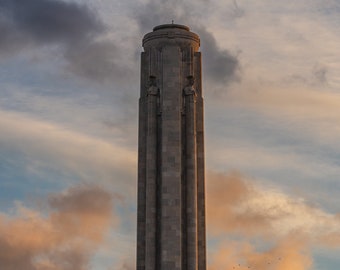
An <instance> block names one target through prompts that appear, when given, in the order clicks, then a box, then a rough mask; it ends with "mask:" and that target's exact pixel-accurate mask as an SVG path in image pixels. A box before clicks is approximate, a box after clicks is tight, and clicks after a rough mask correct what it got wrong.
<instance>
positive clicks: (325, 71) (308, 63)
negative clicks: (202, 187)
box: [0, 0, 340, 270]
mask: <svg viewBox="0 0 340 270" xmlns="http://www.w3.org/2000/svg"><path fill="white" fill-rule="evenodd" d="M339 15H340V1H339V0H323V1H321V0H298V1H296V0H295V1H290V0H289V1H284V2H279V1H274V0H263V1H246V0H245V1H242V0H239V1H236V0H230V1H229V0H227V1H217V0H196V1H191V0H189V1H167V0H163V1H157V0H150V1H147V0H138V1H124V2H122V1H112V0H110V1H109V0H82V1H80V0H79V1H76V0H72V1H71V0H67V1H61V0H30V1H24V0H4V1H1V3H0V32H1V35H2V38H1V40H0V85H1V87H0V130H1V132H0V180H1V181H0V250H6V252H1V255H0V265H4V266H6V269H16V270H21V269H25V270H27V269H28V270H31V269H32V270H41V269H51V270H54V269H96V270H102V269H103V270H111V269H119V270H128V269H134V264H135V263H134V260H135V240H136V234H135V233H136V170H137V168H136V166H137V112H138V107H137V106H138V98H139V97H138V95H139V68H140V58H139V57H140V52H141V51H142V50H143V49H142V46H141V41H142V38H143V35H144V34H146V33H147V32H150V31H151V30H152V28H153V27H154V26H156V25H159V24H164V23H170V22H171V21H172V20H175V23H179V24H185V25H188V26H189V27H190V28H191V30H192V31H194V32H196V33H197V34H199V35H200V37H201V51H202V57H203V71H204V77H203V90H204V98H205V132H206V133H205V134H206V135H205V136H206V138H205V139H206V169H207V177H206V181H207V184H206V185H207V211H208V216H207V224H208V225H207V226H208V230H207V234H208V240H209V246H208V263H209V269H210V270H217V269H233V268H232V267H237V268H236V269H240V270H242V269H248V266H250V267H252V268H255V267H258V268H260V269H265V270H267V269H268V270H271V269H273V270H286V269H292V270H306V269H313V270H314V269H317V270H319V269H322V270H323V269H325V270H336V269H338V268H339V266H340V260H339V257H338V254H339V251H340V250H339V249H340V199H339V196H338V195H339V192H340V184H339V183H340V182H339V178H340V167H339V163H340V143H339V136H340V125H339V123H340V109H339V108H340V92H339V91H340V77H339V74H340V57H339V49H338V47H339V45H340V30H339V29H340V16H339ZM98 198H99V199H98ZM279 258H280V259H279Z"/></svg>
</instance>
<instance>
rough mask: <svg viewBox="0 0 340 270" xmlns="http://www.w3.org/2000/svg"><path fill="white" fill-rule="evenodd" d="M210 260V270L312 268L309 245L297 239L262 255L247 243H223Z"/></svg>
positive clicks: (279, 244)
mask: <svg viewBox="0 0 340 270" xmlns="http://www.w3.org/2000/svg"><path fill="white" fill-rule="evenodd" d="M211 257H212V258H211V259H212V264H211V265H210V266H209V270H220V269H235V270H246V269H247V270H249V269H254V270H256V269H257V270H287V269H289V270H306V269H310V267H311V266H312V259H311V257H310V254H309V252H308V248H307V247H306V242H305V241H304V240H303V239H301V238H300V237H298V236H296V235H295V236H293V235H291V236H289V237H287V238H285V239H282V240H281V241H279V242H278V243H276V245H275V246H274V247H272V248H270V249H268V250H266V251H262V252H259V251H257V250H256V247H255V246H253V245H252V244H250V243H247V242H229V243H227V242H224V243H222V244H221V245H220V246H219V248H218V251H217V252H216V253H213V254H212V256H211Z"/></svg>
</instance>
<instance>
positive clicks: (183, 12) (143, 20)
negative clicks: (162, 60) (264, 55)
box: [135, 0, 240, 86]
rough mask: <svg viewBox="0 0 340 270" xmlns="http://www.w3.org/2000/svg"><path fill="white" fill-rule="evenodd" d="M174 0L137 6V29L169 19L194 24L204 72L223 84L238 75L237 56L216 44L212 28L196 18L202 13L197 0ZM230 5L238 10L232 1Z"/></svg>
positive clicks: (144, 32)
mask: <svg viewBox="0 0 340 270" xmlns="http://www.w3.org/2000/svg"><path fill="white" fill-rule="evenodd" d="M177 2H178V4H176V3H174V1H168V0H163V1H155V0H152V1H149V2H147V3H146V4H144V5H141V6H139V7H138V10H137V11H135V13H136V20H137V23H138V25H139V27H140V31H141V33H143V34H146V33H148V32H150V31H152V29H153V27H154V26H156V25H159V24H166V23H171V21H172V20H174V22H175V23H180V24H186V25H188V26H189V27H191V28H194V31H196V32H197V34H198V35H199V36H200V39H201V44H202V47H201V50H202V54H203V55H202V59H203V68H204V72H203V74H204V76H206V77H207V79H209V80H211V81H213V82H214V83H215V84H221V85H224V86H225V85H226V84H228V83H230V82H232V81H234V80H237V79H239V75H240V74H239V73H238V69H239V61H238V58H237V56H236V55H233V54H232V53H231V52H230V51H228V50H227V49H222V48H220V47H219V46H218V44H217V42H216V39H215V37H214V35H213V34H212V32H211V31H209V30H208V29H207V28H206V27H205V26H204V24H202V23H201V22H200V21H199V20H198V19H196V18H198V17H199V16H204V14H205V12H204V14H203V10H202V9H200V8H198V7H200V5H198V4H197V1H196V2H195V3H183V2H181V1H177ZM201 2H202V5H206V4H207V3H206V1H201ZM233 8H237V10H239V8H238V6H237V4H236V3H235V5H234V7H233Z"/></svg>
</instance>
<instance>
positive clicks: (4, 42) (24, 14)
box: [0, 0, 104, 50]
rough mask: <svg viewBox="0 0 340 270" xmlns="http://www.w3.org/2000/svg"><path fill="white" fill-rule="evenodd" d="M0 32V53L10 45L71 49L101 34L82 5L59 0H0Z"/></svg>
mask: <svg viewBox="0 0 340 270" xmlns="http://www.w3.org/2000/svg"><path fill="white" fill-rule="evenodd" d="M0 29H1V33H2V34H1V41H0V50H6V49H10V48H8V45H13V44H14V47H18V46H23V47H24V46H27V45H28V44H32V45H45V44H51V43H59V44H63V45H66V46H72V44H75V43H78V42H82V41H85V40H88V39H91V38H92V37H93V36H95V35H96V34H97V33H101V32H103V31H104V26H103V24H102V23H101V22H100V21H99V20H98V18H97V17H96V16H95V14H94V13H93V12H92V11H91V10H89V8H87V7H86V6H85V5H80V4H75V3H66V2H63V1H59V0H30V1H25V0H2V1H1V2H0ZM17 43H20V44H17Z"/></svg>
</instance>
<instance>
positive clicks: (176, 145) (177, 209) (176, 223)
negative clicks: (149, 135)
mask: <svg viewBox="0 0 340 270" xmlns="http://www.w3.org/2000/svg"><path fill="white" fill-rule="evenodd" d="M162 59H163V87H162V124H161V125H162V135H161V136H162V138H161V141H162V146H161V147H162V168H161V170H162V171H161V175H162V180H161V181H162V187H161V193H162V194H161V239H160V241H161V263H160V265H161V268H160V269H161V270H181V253H182V245H181V226H182V224H181V170H182V164H181V152H182V144H181V143H182V142H181V108H182V106H181V97H182V92H181V88H180V74H181V72H180V71H181V70H180V69H181V68H180V60H181V53H180V50H179V48H178V47H177V46H166V47H164V48H163V50H162Z"/></svg>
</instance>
